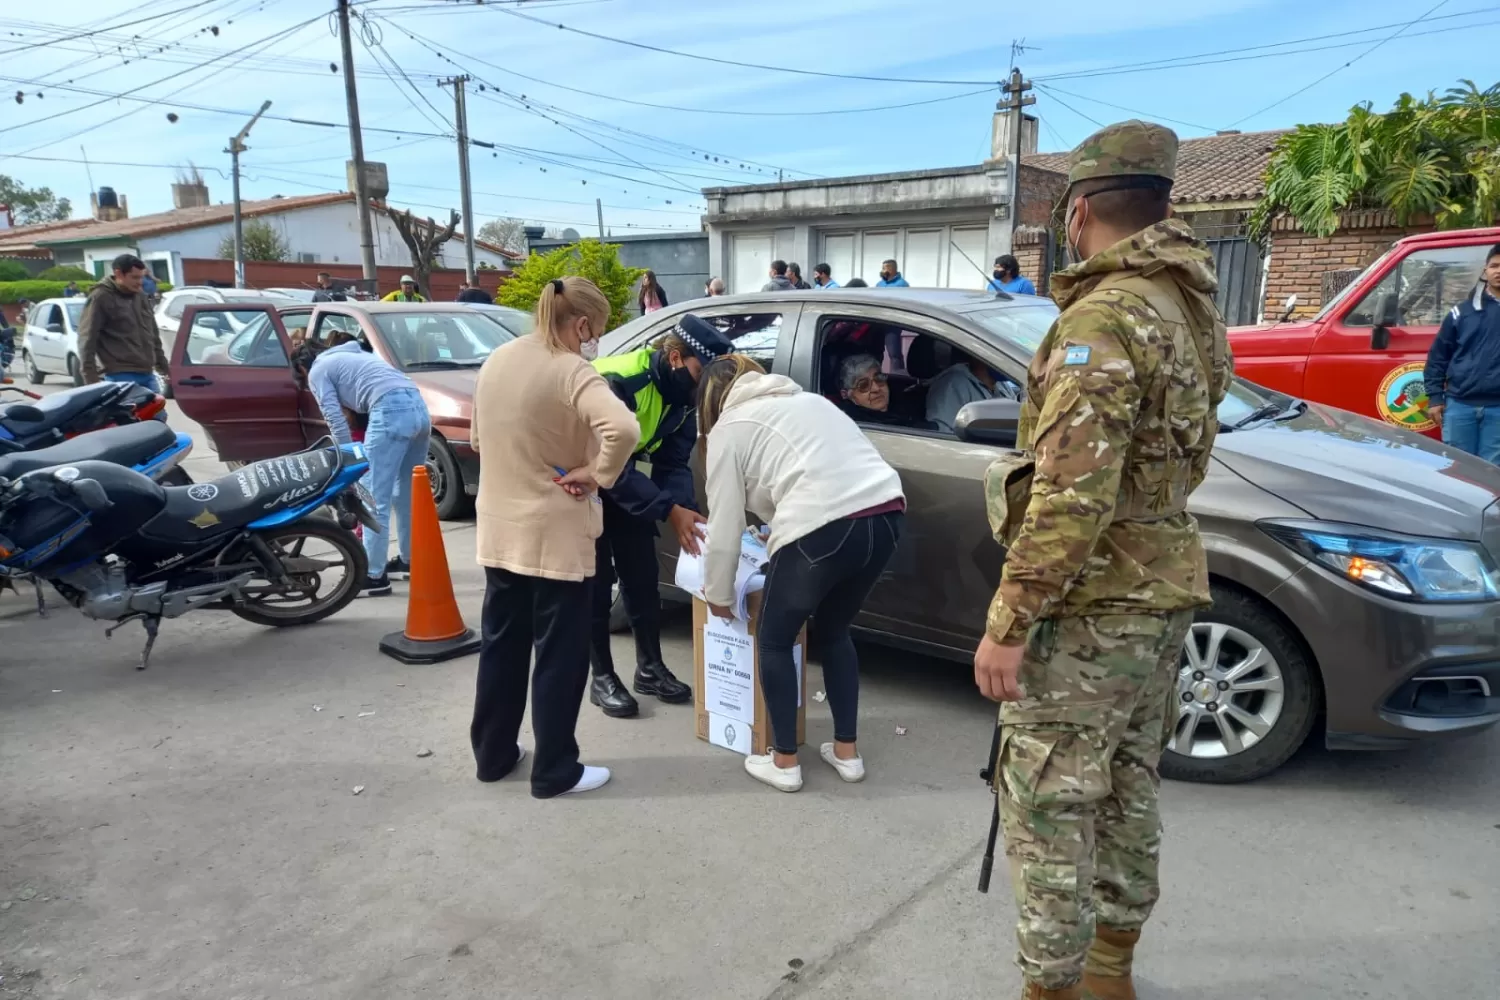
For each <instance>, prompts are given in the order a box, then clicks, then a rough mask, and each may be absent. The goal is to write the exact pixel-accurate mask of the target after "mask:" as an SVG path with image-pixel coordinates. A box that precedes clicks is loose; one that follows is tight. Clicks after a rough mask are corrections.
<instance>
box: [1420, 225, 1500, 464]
mask: <svg viewBox="0 0 1500 1000" xmlns="http://www.w3.org/2000/svg"><path fill="white" fill-rule="evenodd" d="M1422 381H1423V383H1424V384H1425V386H1426V388H1427V412H1428V414H1429V415H1430V416H1431V417H1432V419H1433V420H1435V421H1437V423H1438V425H1439V426H1441V427H1442V428H1443V442H1444V443H1445V444H1449V445H1452V446H1453V447H1455V448H1458V449H1460V450H1462V451H1466V452H1468V453H1469V454H1471V455H1478V456H1479V457H1480V458H1482V459H1484V460H1485V461H1487V462H1496V463H1500V243H1497V244H1496V245H1495V246H1493V247H1491V248H1490V252H1489V256H1488V257H1487V258H1486V259H1485V262H1484V277H1483V278H1482V279H1481V280H1480V282H1479V284H1478V285H1477V286H1475V288H1474V294H1473V295H1472V296H1471V297H1469V298H1467V299H1465V300H1464V301H1462V302H1460V303H1459V304H1458V305H1456V306H1454V307H1453V308H1452V309H1451V310H1449V312H1448V315H1447V316H1445V317H1443V325H1442V327H1440V328H1439V329H1438V335H1437V339H1436V340H1434V341H1433V342H1432V347H1431V348H1430V349H1429V350H1428V352H1427V370H1426V371H1425V372H1424V373H1423V377H1422Z"/></svg>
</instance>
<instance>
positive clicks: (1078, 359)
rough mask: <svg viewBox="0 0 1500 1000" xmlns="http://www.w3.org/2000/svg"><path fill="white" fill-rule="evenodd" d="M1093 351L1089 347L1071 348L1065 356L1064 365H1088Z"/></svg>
mask: <svg viewBox="0 0 1500 1000" xmlns="http://www.w3.org/2000/svg"><path fill="white" fill-rule="evenodd" d="M1092 353H1093V349H1092V348H1089V347H1070V348H1068V350H1067V353H1066V354H1064V355H1063V364H1064V365H1086V364H1088V363H1089V355H1090V354H1092Z"/></svg>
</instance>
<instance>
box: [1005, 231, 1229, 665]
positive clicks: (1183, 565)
mask: <svg viewBox="0 0 1500 1000" xmlns="http://www.w3.org/2000/svg"><path fill="white" fill-rule="evenodd" d="M1217 287H1218V282H1217V279H1216V278H1215V276H1214V263H1213V258H1212V256H1211V255H1210V254H1209V251H1208V250H1207V248H1206V247H1204V245H1203V244H1202V243H1201V242H1200V241H1199V240H1198V239H1196V238H1195V237H1194V236H1193V234H1192V230H1190V229H1189V228H1188V227H1187V226H1186V225H1184V224H1183V223H1181V222H1178V221H1175V220H1170V219H1169V220H1167V221H1165V222H1161V223H1158V224H1157V225H1154V226H1152V227H1151V228H1149V229H1146V230H1143V231H1142V232H1140V233H1137V234H1136V235H1135V236H1132V237H1131V238H1130V239H1128V240H1122V241H1121V242H1119V243H1117V244H1115V245H1114V246H1112V247H1110V248H1109V249H1107V250H1104V251H1103V252H1101V253H1098V254H1095V255H1094V256H1093V257H1090V258H1089V259H1088V260H1086V261H1084V262H1083V263H1081V264H1077V265H1074V266H1073V267H1070V268H1068V269H1066V270H1064V271H1060V272H1058V273H1057V274H1056V275H1054V276H1053V278H1052V289H1053V294H1054V297H1055V298H1056V299H1057V303H1058V305H1059V306H1061V307H1062V310H1063V311H1062V315H1060V316H1059V317H1058V318H1057V321H1056V322H1055V323H1053V325H1052V328H1051V329H1050V330H1049V331H1048V332H1047V336H1046V338H1045V339H1044V340H1043V341H1042V345H1041V347H1040V348H1039V349H1038V351H1037V353H1036V357H1035V358H1034V359H1033V360H1032V363H1031V371H1030V373H1029V376H1028V384H1027V394H1026V404H1025V407H1024V409H1023V411H1022V414H1021V426H1020V435H1019V444H1020V447H1021V448H1022V449H1023V451H1026V452H1029V453H1030V456H1031V457H1032V458H1033V460H1034V463H1035V467H1034V471H1033V473H1032V475H1031V477H1030V485H1029V495H1028V493H1027V492H1026V483H1025V481H1024V479H1021V480H1019V483H1020V486H1021V489H1022V491H1023V492H1022V494H1021V496H1013V500H1016V501H1022V502H1024V515H1021V516H1019V517H1018V516H1016V515H1017V514H1018V513H1019V512H1018V511H1016V510H1011V511H1010V512H1009V517H1007V516H1006V511H1005V510H1004V509H1003V507H1004V505H1005V493H1004V490H1003V489H1000V490H996V489H993V488H990V489H988V490H987V492H988V494H989V496H988V498H987V499H988V500H989V502H990V508H991V509H990V515H991V520H992V523H994V524H996V525H997V532H998V531H999V530H1000V527H999V526H1001V525H1008V528H1007V530H1008V531H1010V532H1012V533H1013V537H1007V538H1006V539H1005V541H1006V542H1007V543H1008V545H1009V553H1008V555H1007V558H1006V562H1005V572H1004V574H1003V576H1002V578H1001V582H1000V588H999V590H998V591H997V592H996V594H995V599H994V601H993V602H991V605H990V612H989V617H988V621H987V622H986V630H987V632H988V633H989V635H990V636H991V638H993V639H995V640H996V641H1000V642H1016V641H1018V640H1019V639H1021V638H1022V637H1024V636H1025V634H1026V632H1027V630H1028V629H1029V628H1030V627H1031V625H1032V624H1033V623H1034V622H1036V621H1038V620H1040V619H1044V618H1061V617H1074V616H1080V615H1100V614H1122V613H1124V614H1139V613H1143V612H1166V611H1176V610H1181V609H1185V608H1192V607H1198V606H1201V605H1204V604H1207V603H1208V599H1209V598H1208V567H1207V562H1206V559H1205V556H1204V551H1203V544H1202V541H1201V539H1200V538H1199V536H1198V523H1197V521H1195V520H1194V519H1193V517H1192V515H1190V514H1188V513H1187V497H1188V494H1189V493H1190V492H1191V491H1192V490H1193V489H1194V488H1196V487H1197V485H1198V484H1199V483H1200V482H1202V481H1203V477H1204V475H1205V473H1206V472H1207V469H1208V460H1209V450H1210V449H1211V448H1212V446H1213V442H1214V437H1215V435H1216V434H1217V433H1218V429H1219V421H1218V416H1217V413H1216V410H1217V407H1218V404H1219V403H1220V402H1221V401H1222V400H1223V398H1224V393H1225V392H1226V390H1227V389H1228V385H1229V378H1230V375H1231V374H1232V372H1233V362H1232V359H1231V358H1230V354H1229V346H1228V342H1227V340H1226V339H1225V336H1224V323H1223V320H1222V318H1221V317H1220V315H1219V311H1218V309H1217V307H1216V306H1215V305H1214V300H1213V293H1214V291H1215V289H1216V288H1217ZM1005 461H1006V460H1004V459H1002V460H1001V462H997V463H996V466H997V467H1000V466H1002V463H1004V462H1005ZM1010 469H1011V470H1012V471H1013V470H1014V462H1013V461H1012V462H1011V466H1010ZM1003 471H1006V470H1003V469H1002V472H1003ZM989 478H990V477H987V479H989ZM996 478H997V479H999V480H1002V481H1003V480H1004V478H1005V477H1004V476H1003V475H1002V476H999V477H996ZM1010 480H1011V482H1012V484H1015V483H1017V482H1018V479H1017V477H1016V476H1014V475H1011V476H1010ZM997 505H998V506H999V507H1001V508H1002V509H1000V510H998V511H997V509H996V507H997ZM997 514H998V516H997Z"/></svg>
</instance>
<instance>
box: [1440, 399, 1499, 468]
mask: <svg viewBox="0 0 1500 1000" xmlns="http://www.w3.org/2000/svg"><path fill="white" fill-rule="evenodd" d="M1443 443H1444V444H1447V445H1452V446H1453V447H1455V448H1457V449H1459V450H1460V451H1466V452H1468V453H1469V454H1470V455H1478V456H1479V457H1480V458H1482V459H1484V460H1485V461H1486V462H1494V463H1497V464H1500V406H1470V405H1469V404H1468V403H1465V402H1463V401H1461V400H1457V399H1449V400H1448V406H1447V409H1445V410H1444V411H1443Z"/></svg>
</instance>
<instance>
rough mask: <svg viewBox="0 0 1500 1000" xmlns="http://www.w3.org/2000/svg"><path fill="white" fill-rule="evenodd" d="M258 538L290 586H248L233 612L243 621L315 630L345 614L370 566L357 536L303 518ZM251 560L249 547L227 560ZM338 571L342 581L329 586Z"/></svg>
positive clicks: (257, 583)
mask: <svg viewBox="0 0 1500 1000" xmlns="http://www.w3.org/2000/svg"><path fill="white" fill-rule="evenodd" d="M259 537H260V539H261V540H262V541H264V542H265V543H266V545H267V546H268V547H269V548H270V549H271V551H272V552H274V553H275V554H276V555H277V556H278V557H279V558H280V559H281V563H282V566H283V567H285V569H286V571H287V576H288V577H289V578H290V580H291V585H290V586H279V585H277V584H274V583H272V582H271V581H270V580H266V579H263V578H256V579H253V580H251V581H250V583H249V584H248V585H247V586H246V587H245V591H244V592H245V601H244V603H243V604H238V605H235V606H234V608H232V609H231V610H233V611H234V613H235V614H236V615H238V616H239V617H241V618H243V619H245V621H247V622H254V623H255V624H257V625H272V626H276V627H278V628H285V627H286V626H289V625H311V624H312V623H313V622H316V621H322V620H323V619H324V618H327V617H328V616H329V615H333V614H337V613H338V612H340V611H342V610H343V609H344V608H345V607H347V606H348V605H349V603H350V602H351V601H353V600H354V599H355V598H356V597H358V596H359V586H360V583H361V582H362V581H363V580H364V578H365V574H366V571H367V568H368V567H367V560H366V558H365V550H364V547H363V546H361V545H360V543H359V540H358V539H356V538H355V537H354V532H352V531H349V530H348V529H346V528H341V527H339V526H338V524H336V523H335V522H333V521H330V520H328V519H327V518H322V517H304V518H303V519H302V520H300V521H298V522H297V523H295V524H289V525H286V526H284V527H281V528H276V529H273V530H271V531H266V532H261V533H260V535H259ZM253 559H254V557H253V556H252V555H251V554H250V552H249V551H248V549H247V548H241V549H238V550H236V551H235V552H234V553H232V554H231V556H230V558H229V559H228V560H226V561H230V562H251V561H253ZM335 570H336V571H338V572H339V577H338V579H337V581H336V582H334V583H333V584H332V585H331V586H328V585H327V584H328V579H327V578H328V577H329V575H330V574H331V573H332V572H333V571H335Z"/></svg>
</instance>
